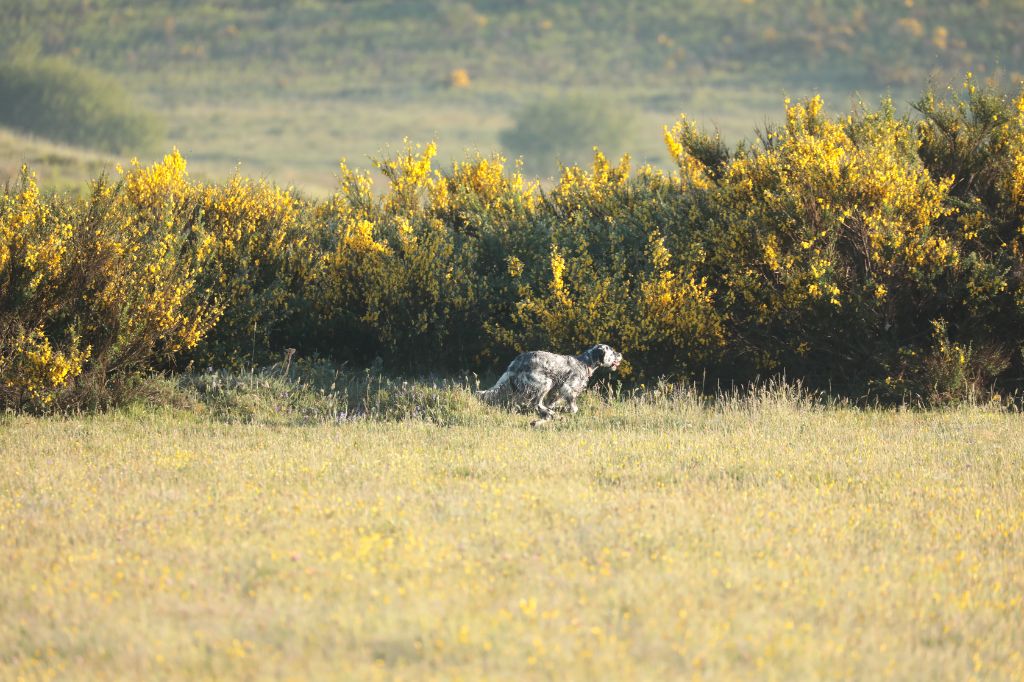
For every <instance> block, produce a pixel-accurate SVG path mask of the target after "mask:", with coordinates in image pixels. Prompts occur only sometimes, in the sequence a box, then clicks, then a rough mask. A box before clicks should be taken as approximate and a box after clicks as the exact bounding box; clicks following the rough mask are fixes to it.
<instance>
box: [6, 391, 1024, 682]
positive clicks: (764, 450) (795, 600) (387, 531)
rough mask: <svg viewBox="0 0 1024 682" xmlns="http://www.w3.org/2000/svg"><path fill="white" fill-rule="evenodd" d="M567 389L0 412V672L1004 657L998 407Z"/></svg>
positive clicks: (295, 672) (1016, 536)
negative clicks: (576, 407)
mask: <svg viewBox="0 0 1024 682" xmlns="http://www.w3.org/2000/svg"><path fill="white" fill-rule="evenodd" d="M448 390H450V391H454V392H457V393H458V392H461V393H463V394H464V395H465V392H464V391H463V390H462V389H448ZM587 398H588V399H587V400H586V401H585V402H584V404H583V409H582V411H581V413H580V414H579V415H577V416H576V417H575V418H567V419H563V420H560V421H558V422H555V423H554V424H552V425H551V426H550V428H545V429H530V428H529V427H528V426H527V424H526V423H527V420H528V418H527V417H524V416H519V415H507V414H504V413H502V412H498V411H493V410H490V409H488V408H484V407H482V406H479V405H477V404H475V403H473V402H472V401H468V400H465V401H463V400H461V399H457V401H456V402H458V404H459V405H461V408H460V409H461V410H462V414H463V416H464V417H465V418H464V419H463V420H462V421H461V422H460V423H459V424H458V425H455V426H451V427H447V428H445V427H440V426H436V425H433V424H431V423H427V422H423V421H417V420H405V421H398V422H386V421H384V422H382V421H376V420H365V419H363V420H355V421H346V422H342V423H336V424H327V423H314V424H310V425H306V426H295V425H292V426H288V425H282V424H278V425H273V422H272V421H271V422H268V421H267V420H263V421H262V423H239V420H237V419H231V418H225V414H223V413H222V414H219V416H218V414H216V413H211V412H204V411H203V410H202V409H201V408H198V407H196V406H195V405H193V406H192V407H189V408H188V409H182V408H156V409H154V408H145V409H142V408H133V409H130V410H127V411H121V412H115V413H111V414H106V415H98V416H91V417H68V418H50V419H37V418H29V417H6V418H3V421H2V422H0V453H3V458H2V466H0V544H2V547H0V677H5V678H16V677H19V676H25V677H41V678H45V677H50V676H55V675H56V676H68V675H73V676H77V677H88V678H90V679H123V678H153V677H160V678H179V679H196V678H241V677H292V678H325V677H328V678H347V679H351V678H386V679H394V678H406V679H408V678H413V679H422V678H436V679H451V678H453V677H457V676H463V677H467V678H471V679H479V678H481V677H492V678H511V679H522V678H546V677H558V678H563V679H564V678H570V679H593V678H595V677H601V678H606V679H624V678H641V679H651V678H659V679H665V678H678V677H697V676H704V677H711V678H718V679H724V678H729V679H737V678H758V679H761V678H766V679H793V678H799V679H808V678H845V679H849V678H859V679H879V678H881V677H889V678H898V679H967V678H969V677H972V676H976V677H979V678H989V679H1013V678H1019V677H1020V676H1021V674H1022V673H1024V659H1022V658H1021V653H1020V652H1021V651H1022V650H1024V608H1022V606H1024V605H1022V600H1024V573H1022V572H1021V571H1020V566H1021V561H1022V559H1024V478H1022V473H1021V472H1022V471H1024V454H1022V450H1021V448H1020V447H1019V444H1020V443H1021V442H1022V440H1024V423H1022V422H1021V420H1020V417H1019V415H1016V414H1008V413H1004V412H1001V411H998V410H994V409H989V408H980V407H974V408H962V409H956V410H950V411H943V412H914V411H874V410H855V409H848V408H843V407H831V408H823V407H815V406H814V405H813V404H811V403H809V402H808V401H807V400H805V399H799V398H797V397H795V396H794V394H793V393H792V392H789V393H786V392H779V391H775V392H771V391H769V392H764V393H762V394H760V395H755V396H753V397H747V398H732V399H725V400H722V401H719V402H717V403H705V402H703V401H698V400H696V399H695V398H693V397H692V396H691V395H689V394H687V393H683V394H680V395H676V396H675V397H661V398H657V399H647V400H644V399H640V398H639V397H636V398H631V399H615V400H611V401H606V400H603V399H599V398H598V396H597V395H595V394H591V395H589V396H587ZM198 404H199V405H204V404H206V403H204V402H203V401H202V400H200V402H199V403H198ZM229 414H230V412H229ZM236 414H237V413H236ZM242 421H244V420H242Z"/></svg>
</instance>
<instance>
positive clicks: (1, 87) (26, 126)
mask: <svg viewBox="0 0 1024 682" xmlns="http://www.w3.org/2000/svg"><path fill="white" fill-rule="evenodd" d="M0 125H5V126H9V127H11V128H15V129H18V130H21V131H23V132H29V133H33V134H36V135H41V136H43V137H47V138H50V139H52V140H57V141H60V142H67V143H70V144H73V145H78V146H80V147H89V148H92V149H99V150H103V151H108V152H127V151H131V152H136V153H143V152H145V151H146V150H147V149H149V148H151V147H152V145H153V143H154V142H155V141H156V139H157V137H158V132H157V124H156V121H155V119H154V118H153V117H152V116H150V115H147V114H144V113H141V112H139V111H136V110H134V109H132V108H131V107H130V106H129V105H128V103H127V101H126V95H125V94H124V92H123V91H122V90H121V88H120V87H119V86H118V85H117V83H116V82H115V81H114V80H112V79H110V78H106V77H103V76H102V75H100V74H99V73H98V72H95V71H92V70H89V69H84V68H82V67H81V66H77V65H75V64H72V63H70V62H67V61H64V60H61V59H47V60H42V61H32V62H29V61H12V62H8V63H6V64H0Z"/></svg>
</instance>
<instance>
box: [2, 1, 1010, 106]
mask: <svg viewBox="0 0 1024 682" xmlns="http://www.w3.org/2000/svg"><path fill="white" fill-rule="evenodd" d="M0 7H2V9H3V16H4V21H3V24H2V28H0V31H2V33H3V34H2V35H0V38H2V42H3V43H4V44H6V45H15V44H25V43H28V44H30V45H31V46H32V47H34V48H35V49H38V50H40V51H41V52H42V53H45V54H64V55H69V56H74V57H78V58H81V59H84V60H86V61H89V62H92V63H94V64H96V65H99V66H101V67H103V68H105V69H107V70H110V71H115V72H117V71H135V70H142V71H145V72H151V73H152V72H156V73H162V72H175V73H180V72H182V71H184V72H185V73H180V75H181V76H182V77H184V78H188V77H189V76H190V75H192V74H190V73H189V72H192V73H193V74H194V72H195V71H196V70H199V69H203V68H205V66H206V65H209V64H211V63H212V64H218V65H221V66H224V67H230V69H231V70H232V71H235V72H237V73H239V74H241V75H242V76H243V77H242V79H241V80H240V81H239V80H235V81H233V82H232V83H231V84H224V85H225V86H226V87H228V88H229V89H230V88H231V87H236V86H244V87H248V85H249V84H250V83H252V82H257V83H262V84H263V85H265V86H268V87H276V86H278V85H282V84H280V83H277V82H275V81H274V79H273V78H271V79H267V76H268V75H278V74H284V75H288V74H291V75H300V74H301V73H303V72H306V71H310V70H315V71H317V72H321V73H323V74H324V75H325V76H326V75H327V74H331V75H332V76H333V77H334V80H336V81H337V82H343V83H344V86H345V87H347V88H363V89H365V88H370V89H378V88H388V87H410V86H412V87H429V86H430V85H431V84H436V83H439V82H442V81H443V80H444V79H445V78H446V76H447V74H448V72H449V70H450V69H453V68H459V67H463V68H467V69H469V71H470V74H471V76H472V77H473V78H474V80H476V79H483V80H488V81H495V82H508V81H513V82H523V83H528V84H532V83H537V82H543V83H549V84H559V85H574V86H581V85H586V84H602V85H608V84H627V85H635V84H637V83H643V84H646V85H649V86H653V85H664V84H667V83H670V82H676V83H678V82H685V81H686V80H687V79H693V78H702V77H704V76H706V75H707V74H708V73H711V72H716V73H728V74H735V75H740V76H743V77H745V78H751V79H753V78H758V79H764V78H768V79H772V80H778V81H783V82H797V83H800V82H806V81H808V80H812V81H819V82H830V83H838V82H842V83H844V84H848V85H851V86H855V87H866V86H869V87H886V86H891V85H906V84H915V85H916V84H917V83H919V82H921V81H923V80H924V79H925V78H927V77H928V76H929V75H930V74H932V73H933V72H935V71H936V70H941V71H947V72H954V73H955V72H961V71H963V70H966V69H972V70H974V71H976V72H985V71H991V70H993V69H996V68H1001V69H1004V70H1006V71H1008V72H1010V73H1011V74H1012V75H1013V77H1019V75H1020V74H1021V73H1024V47H1022V41H1021V39H1020V37H1021V35H1024V11H1022V8H1021V4H1020V2H1019V1H1018V0H956V1H952V2H943V3H939V2H926V1H922V0H917V1H915V0H902V1H899V2H894V1H892V0H853V1H851V2H838V1H836V0H694V1H692V2H685V3H684V2H678V1H677V0H645V1H643V2H641V1H640V0H587V1H585V2H584V1H583V0H549V1H542V0H476V1H475V2H467V1H462V2H460V1H457V0H391V1H388V0H365V1H353V0H348V1H341V2H339V1H337V0H303V1H301V2H300V1H293V2H270V1H267V0H263V1H258V2H248V1H245V0H220V1H218V2H210V1H209V0H177V1H175V2H166V1H165V2H150V3H137V2H132V1H130V0H51V1H49V2H46V3H39V2H35V1H34V0H4V1H3V2H0Z"/></svg>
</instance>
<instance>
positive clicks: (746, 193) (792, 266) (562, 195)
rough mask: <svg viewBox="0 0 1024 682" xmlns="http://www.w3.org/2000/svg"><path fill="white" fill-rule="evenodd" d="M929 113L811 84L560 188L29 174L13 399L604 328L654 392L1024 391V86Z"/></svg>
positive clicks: (7, 212)
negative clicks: (808, 90)
mask: <svg viewBox="0 0 1024 682" xmlns="http://www.w3.org/2000/svg"><path fill="white" fill-rule="evenodd" d="M918 111H919V113H920V115H919V116H917V117H914V118H911V117H909V116H901V115H897V114H896V112H895V111H894V108H893V107H892V105H891V104H890V103H889V102H883V103H882V105H881V106H880V107H878V108H877V109H868V108H866V107H859V108H857V109H856V110H854V111H852V112H851V113H850V114H849V115H846V116H841V117H830V116H827V115H826V114H825V113H824V106H823V102H822V101H821V100H820V98H812V99H809V100H807V101H804V102H798V103H787V105H786V117H785V122H784V123H783V124H782V125H779V126H777V127H771V128H769V129H768V130H766V131H764V132H763V133H761V135H760V138H759V139H758V140H757V141H755V142H753V143H745V144H742V145H740V146H738V147H737V148H735V149H729V148H727V147H726V146H725V145H724V144H723V143H722V142H721V140H720V139H718V138H717V137H716V136H713V135H708V134H705V133H702V132H701V131H700V130H699V129H698V128H697V127H696V125H694V124H693V123H692V122H690V121H689V120H687V119H682V120H680V121H679V122H678V123H677V124H675V125H674V126H672V127H670V128H667V129H666V133H665V139H666V143H667V146H668V148H669V151H670V153H671V155H672V157H673V158H674V159H675V161H676V163H677V167H678V168H677V170H675V171H673V172H663V171H660V170H657V169H653V168H650V167H643V168H640V169H639V170H635V171H634V170H633V169H632V168H631V166H630V162H629V159H628V157H623V158H622V159H621V160H620V161H619V162H617V163H613V162H610V161H609V160H608V159H607V158H606V157H605V156H604V155H603V154H602V153H600V152H597V153H595V154H594V159H593V163H592V164H591V166H590V167H589V168H584V167H580V166H568V167H565V168H563V170H562V172H561V175H560V177H559V178H558V181H557V183H556V184H555V185H554V186H553V187H552V188H550V189H549V190H547V191H541V190H540V189H539V188H538V187H537V185H536V184H535V183H531V182H528V181H527V180H526V179H525V178H524V176H523V174H522V173H521V172H520V168H519V167H518V166H516V167H514V168H507V167H506V162H505V161H504V159H502V158H501V157H483V156H476V157H473V158H469V159H467V160H466V161H464V162H460V163H456V164H454V165H453V166H452V167H451V168H449V169H447V170H445V171H443V172H442V171H440V170H438V169H435V168H434V167H433V165H432V158H433V156H434V154H435V151H436V150H435V148H434V146H433V145H428V146H427V147H415V146H408V147H407V148H406V149H405V150H404V151H403V152H402V153H400V154H398V155H396V156H395V157H393V158H391V159H387V160H383V161H380V162H379V164H378V167H379V170H380V172H381V174H382V175H383V176H384V177H385V178H386V180H387V182H388V187H387V188H384V189H383V191H382V190H380V189H378V188H375V187H374V186H373V182H372V179H371V176H370V175H369V174H366V173H361V172H358V171H354V170H351V169H349V168H347V167H346V166H344V165H343V166H342V169H341V175H340V182H339V187H338V190H337V192H336V193H335V194H334V195H333V196H331V197H330V198H328V199H326V200H308V199H304V198H302V197H300V196H297V195H295V194H294V193H293V192H291V191H285V190H281V189H279V188H276V187H273V186H271V185H269V184H267V183H262V182H253V181H249V180H247V179H245V178H241V177H236V178H232V179H231V180H229V181H228V182H227V183H225V184H222V185H217V184H213V185H207V184H202V183H196V182H193V181H191V180H190V179H189V178H188V176H187V173H186V172H185V163H184V160H183V159H182V158H181V157H180V156H179V155H178V154H177V153H174V154H172V155H170V156H168V157H167V158H166V159H165V160H164V161H163V162H162V163H159V164H155V165H154V166H152V167H150V168H142V167H139V166H137V165H136V166H133V167H132V168H130V169H129V170H127V171H125V172H123V174H122V176H121V177H120V178H119V179H118V180H117V182H113V183H111V182H106V181H99V182H97V183H96V185H95V187H94V190H93V193H92V195H91V196H90V197H89V198H86V199H80V200H75V199H69V198H62V197H56V196H54V197H44V196H42V195H41V194H40V193H39V191H38V188H37V187H36V186H35V184H34V182H33V181H32V179H31V176H30V175H27V174H26V175H25V176H24V177H23V179H22V181H21V183H20V184H19V185H16V186H14V187H10V188H8V190H7V192H6V193H5V194H4V195H3V198H2V203H0V331H2V336H0V389H2V393H0V396H2V401H3V403H4V404H5V405H7V406H15V407H18V406H33V407H35V408H37V409H46V408H53V407H56V406H59V405H66V404H70V405H74V404H76V403H77V404H83V403H88V402H89V401H90V400H92V401H93V402H96V401H97V399H96V397H95V396H103V395H106V396H108V397H107V398H105V399H112V398H113V396H115V395H116V391H112V389H117V388H118V386H119V385H120V383H123V382H124V381H125V380H126V379H127V378H129V377H131V376H133V374H135V373H137V372H138V371H142V370H151V369H160V368H167V367H171V366H177V367H183V366H184V365H185V364H187V363H189V362H198V363H201V366H202V367H207V366H212V367H216V368H222V367H231V366H234V367H238V366H241V365H243V364H251V363H253V362H255V363H266V362H267V361H269V360H272V359H276V358H277V357H278V355H279V353H280V352H281V351H282V349H284V348H285V347H294V348H298V349H299V353H300V355H304V356H307V357H308V356H313V355H319V356H321V357H325V358H331V359H332V360H334V361H338V362H347V363H349V366H354V367H358V366H366V365H369V364H371V363H375V364H378V363H383V365H384V366H385V367H387V368H388V369H389V370H390V371H393V372H405V373H409V372H411V373H415V374H418V375H422V374H429V375H434V376H440V375H443V374H448V373H453V372H462V371H469V370H472V371H500V370H501V369H502V368H503V365H504V364H505V363H507V362H508V360H509V358H510V357H511V356H512V354H514V353H515V352H518V351H522V350H527V349H531V348H549V349H553V350H557V351H560V352H567V353H572V352H579V351H580V350H582V349H583V348H585V347H586V346H589V345H591V344H593V343H595V342H598V341H603V342H607V343H611V344H613V345H616V346H618V347H619V348H620V349H621V350H622V351H623V352H624V353H625V356H626V359H627V362H626V363H625V364H624V365H623V367H622V370H621V376H622V377H623V378H625V380H626V381H629V382H636V383H640V382H649V381H651V380H653V379H656V378H658V377H661V376H664V377H668V378H673V379H676V378H682V379H692V378H695V377H697V376H701V377H702V381H704V382H705V384H706V385H707V386H708V387H710V388H713V387H715V386H720V385H722V383H723V382H725V385H729V383H730V382H749V381H753V380H756V379H757V378H762V379H763V378H765V377H769V376H776V375H786V376H787V377H789V378H790V379H800V380H802V381H803V382H804V384H805V385H806V386H807V388H808V389H809V390H813V391H817V390H831V391H833V392H836V393H839V394H842V395H847V396H851V397H854V398H863V397H865V396H868V397H872V396H873V397H875V398H877V399H879V400H920V401H923V402H929V403H942V402H949V401H955V400H960V399H967V398H972V397H977V396H980V395H983V394H984V393H985V392H986V391H989V390H991V388H992V387H993V386H996V387H997V388H1000V387H1001V389H1003V390H1007V391H1014V390H1017V389H1018V388H1019V387H1020V385H1021V383H1022V377H1024V357H1022V355H1021V353H1022V347H1024V228H1021V225H1024V93H1022V94H1019V95H1018V96H1017V97H1016V98H1011V97H1010V96H1008V95H1006V94H1005V93H1002V92H999V91H998V90H994V89H991V88H984V87H977V86H976V85H975V84H974V83H973V82H972V81H970V80H969V81H968V82H967V83H966V84H965V87H964V89H963V91H962V92H952V91H951V92H950V93H949V94H947V95H945V96H943V97H938V96H936V95H934V94H931V93H930V94H927V95H926V96H925V97H924V98H923V99H922V101H921V102H920V103H919V105H918ZM119 382H120V383H119ZM104 391H106V393H104ZM387 393H388V395H391V396H392V398H393V400H392V398H389V400H390V401H391V402H393V403H394V404H395V405H398V406H399V407H396V409H399V410H400V406H401V405H402V404H404V403H403V401H405V400H406V399H408V400H411V401H412V402H411V403H410V404H415V405H421V406H424V405H425V406H427V407H425V408H424V409H427V408H428V407H429V406H430V405H431V404H432V403H431V402H430V400H431V399H430V396H418V395H417V396H412V395H409V396H406V395H405V394H404V393H403V392H402V389H401V385H400V384H396V385H395V387H394V390H393V391H392V390H391V389H390V388H389V392H387ZM380 394H381V395H383V394H382V393H380ZM392 394H393V395H392ZM88 396H93V397H92V398H88V399H87V397H88ZM389 404H390V403H389ZM435 407H436V409H442V408H443V406H440V405H438V406H435ZM417 409H419V408H417ZM429 409H435V408H433V407H429ZM443 409H447V408H443ZM442 411H443V410H442Z"/></svg>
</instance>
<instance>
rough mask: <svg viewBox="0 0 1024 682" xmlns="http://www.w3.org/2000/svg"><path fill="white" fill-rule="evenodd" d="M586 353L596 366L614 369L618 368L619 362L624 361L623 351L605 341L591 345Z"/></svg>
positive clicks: (591, 362)
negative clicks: (607, 344) (606, 343)
mask: <svg viewBox="0 0 1024 682" xmlns="http://www.w3.org/2000/svg"><path fill="white" fill-rule="evenodd" d="M584 355H586V356H587V358H588V359H589V360H590V364H591V365H594V366H595V367H608V368H609V369H611V370H612V371H615V370H617V369H618V368H619V363H621V362H622V353H620V352H618V351H617V350H615V349H614V348H612V347H611V346H606V345H605V344H603V343H599V344H597V345H596V346H593V347H591V348H590V349H589V350H588V351H587V352H586V353H584Z"/></svg>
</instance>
